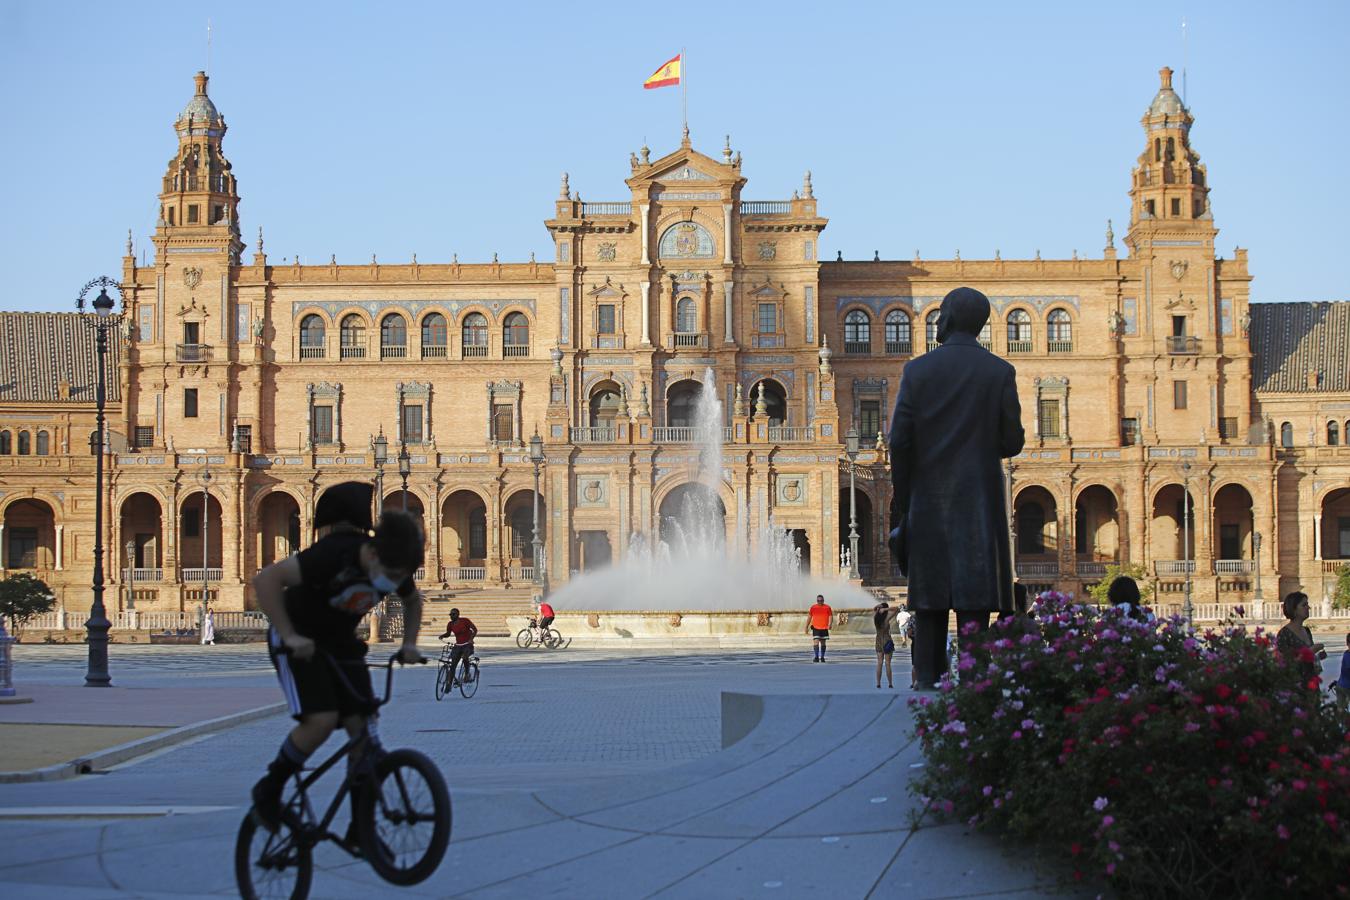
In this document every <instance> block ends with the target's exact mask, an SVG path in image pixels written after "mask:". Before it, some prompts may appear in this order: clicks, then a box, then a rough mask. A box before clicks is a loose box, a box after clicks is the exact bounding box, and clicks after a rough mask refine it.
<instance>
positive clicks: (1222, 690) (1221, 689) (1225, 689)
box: [1214, 684, 1233, 700]
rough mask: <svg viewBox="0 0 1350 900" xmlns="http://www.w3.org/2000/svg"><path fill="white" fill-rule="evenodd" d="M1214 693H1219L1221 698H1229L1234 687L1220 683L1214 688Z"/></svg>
mask: <svg viewBox="0 0 1350 900" xmlns="http://www.w3.org/2000/svg"><path fill="white" fill-rule="evenodd" d="M1214 693H1215V694H1218V696H1219V699H1220V700H1227V699H1228V695H1229V694H1231V693H1233V689H1232V688H1230V687H1229V686H1228V685H1226V684H1220V685H1218V686H1217V687H1215V688H1214Z"/></svg>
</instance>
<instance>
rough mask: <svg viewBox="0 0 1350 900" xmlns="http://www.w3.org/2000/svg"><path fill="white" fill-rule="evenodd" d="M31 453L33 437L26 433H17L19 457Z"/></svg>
mask: <svg viewBox="0 0 1350 900" xmlns="http://www.w3.org/2000/svg"><path fill="white" fill-rule="evenodd" d="M32 452H33V436H32V435H31V434H29V433H28V432H26V431H20V432H19V455H20V456H27V455H28V454H30V453H32Z"/></svg>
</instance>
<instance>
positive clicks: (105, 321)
mask: <svg viewBox="0 0 1350 900" xmlns="http://www.w3.org/2000/svg"><path fill="white" fill-rule="evenodd" d="M96 285H97V286H98V288H99V292H98V296H97V297H95V298H94V302H93V309H94V311H93V314H92V315H89V314H85V310H84V298H85V295H86V294H88V293H89V292H90V291H91V290H93V288H94V287H95V286H96ZM108 288H112V289H113V290H115V291H117V293H118V295H119V296H120V295H121V293H122V290H121V288H120V287H118V285H117V282H115V281H113V280H112V279H111V278H108V277H107V276H103V277H100V278H95V279H94V280H93V281H91V282H89V283H88V284H86V285H85V286H84V288H83V289H82V290H81V291H80V295H79V297H77V298H76V300H75V308H76V309H77V310H78V311H79V312H80V313H81V316H80V318H81V319H82V320H83V321H84V323H85V324H86V325H88V326H89V327H91V328H93V329H94V334H95V349H96V351H97V354H98V371H97V373H96V376H95V389H94V399H95V402H96V405H97V409H98V414H97V418H96V419H95V421H96V423H97V425H98V428H97V430H96V431H95V432H94V434H93V435H92V436H91V437H90V441H89V443H90V445H91V446H90V450H91V451H93V453H94V460H95V462H94V583H93V592H94V599H93V603H91V604H90V606H89V619H88V620H87V621H86V622H85V623H84V628H85V634H86V640H87V642H88V644H89V664H88V668H87V670H86V672H85V676H84V684H85V687H110V686H111V685H112V676H111V675H110V674H108V629H110V628H112V622H109V621H108V610H107V608H106V607H105V606H104V605H103V449H104V447H106V446H107V443H108V442H107V424H106V422H105V420H104V417H103V408H104V404H105V403H106V401H107V391H106V387H105V381H104V374H103V369H104V365H105V359H106V358H107V355H108V332H109V331H111V330H113V329H115V328H116V327H117V321H116V317H114V316H113V314H112V311H113V305H114V304H113V299H112V298H111V297H109V296H108Z"/></svg>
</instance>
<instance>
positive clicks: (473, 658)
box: [469, 656, 478, 662]
mask: <svg viewBox="0 0 1350 900" xmlns="http://www.w3.org/2000/svg"><path fill="white" fill-rule="evenodd" d="M469 659H471V660H473V661H474V662H478V657H476V656H470V657H469Z"/></svg>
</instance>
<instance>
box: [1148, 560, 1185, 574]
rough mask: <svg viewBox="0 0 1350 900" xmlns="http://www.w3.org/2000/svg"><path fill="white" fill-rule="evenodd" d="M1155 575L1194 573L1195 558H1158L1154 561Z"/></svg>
mask: <svg viewBox="0 0 1350 900" xmlns="http://www.w3.org/2000/svg"><path fill="white" fill-rule="evenodd" d="M1153 574H1154V575H1187V574H1190V575H1194V574H1195V560H1193V559H1158V560H1154V561H1153Z"/></svg>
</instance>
